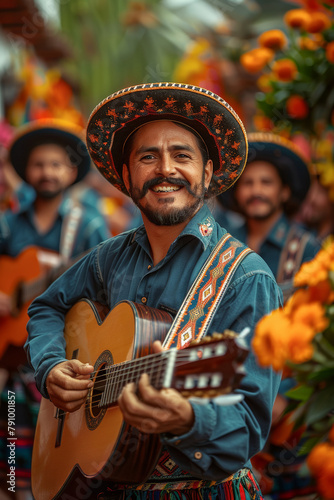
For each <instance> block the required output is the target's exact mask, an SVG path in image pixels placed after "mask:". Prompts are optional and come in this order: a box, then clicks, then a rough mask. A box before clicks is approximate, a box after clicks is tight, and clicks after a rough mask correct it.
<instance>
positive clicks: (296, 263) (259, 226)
mask: <svg viewBox="0 0 334 500" xmlns="http://www.w3.org/2000/svg"><path fill="white" fill-rule="evenodd" d="M248 148H249V149H248V160H247V165H246V168H245V171H244V173H243V175H242V177H241V178H240V179H239V180H238V182H236V183H235V185H234V186H233V189H232V190H231V191H230V192H229V193H226V194H223V195H222V196H221V201H222V203H223V205H225V206H226V207H227V208H234V209H235V210H237V211H238V212H239V213H241V214H242V215H243V216H244V217H245V222H244V224H242V225H240V224H239V225H238V227H232V226H230V227H228V230H229V231H231V232H232V233H233V235H234V236H235V237H236V238H238V239H239V240H240V241H243V242H244V243H245V244H247V245H248V246H249V247H251V248H252V249H253V250H254V251H255V252H257V253H258V254H259V255H260V256H261V257H262V258H263V259H264V260H265V262H266V263H267V264H268V265H269V267H270V269H271V270H272V272H273V274H274V276H275V278H276V280H277V282H278V284H279V285H280V287H281V288H282V290H283V294H284V298H285V300H286V299H287V298H288V297H289V296H290V295H291V294H292V292H293V290H294V288H293V277H294V275H295V273H296V272H297V271H298V269H299V267H300V265H301V264H302V263H303V262H306V261H309V260H311V259H313V258H314V256H315V254H316V253H317V252H318V251H319V249H320V245H319V243H318V242H317V241H316V239H315V238H314V237H313V236H312V235H311V234H310V233H309V232H307V231H305V230H302V228H301V227H300V226H299V225H297V224H296V223H294V221H293V217H294V215H295V214H296V212H297V211H298V209H300V206H301V204H302V202H303V200H304V198H305V196H306V194H307V192H308V190H309V187H310V180H311V177H310V172H309V168H308V162H307V160H306V159H305V158H304V156H303V154H302V153H301V152H300V150H299V149H298V148H297V146H295V145H294V143H292V142H291V141H290V140H288V139H285V138H284V137H281V136H279V135H277V134H273V133H263V132H252V133H250V134H248Z"/></svg>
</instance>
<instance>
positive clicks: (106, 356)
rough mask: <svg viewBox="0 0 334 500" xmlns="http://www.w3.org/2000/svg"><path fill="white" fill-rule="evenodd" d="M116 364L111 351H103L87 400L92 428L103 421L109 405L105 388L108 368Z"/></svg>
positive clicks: (87, 412) (88, 420) (87, 420)
mask: <svg viewBox="0 0 334 500" xmlns="http://www.w3.org/2000/svg"><path fill="white" fill-rule="evenodd" d="M113 364H114V360H113V357H112V354H111V352H110V351H103V352H102V354H100V356H99V357H98V359H97V360H96V363H95V365H94V373H95V375H94V378H93V382H94V385H93V387H92V388H91V389H90V392H89V394H88V397H87V401H86V411H85V414H86V423H87V426H88V428H89V429H90V430H94V429H96V428H97V427H98V426H99V424H100V422H101V421H102V419H103V417H104V415H105V413H106V411H107V407H106V405H104V397H105V394H104V393H105V389H106V385H107V380H106V379H107V371H108V370H107V368H108V366H111V365H113Z"/></svg>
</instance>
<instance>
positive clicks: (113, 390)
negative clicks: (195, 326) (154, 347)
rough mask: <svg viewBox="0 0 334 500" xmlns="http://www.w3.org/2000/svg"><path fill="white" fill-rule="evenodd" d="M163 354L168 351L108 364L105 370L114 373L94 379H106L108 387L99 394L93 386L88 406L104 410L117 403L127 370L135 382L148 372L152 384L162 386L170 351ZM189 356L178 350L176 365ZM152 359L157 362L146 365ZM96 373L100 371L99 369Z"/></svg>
mask: <svg viewBox="0 0 334 500" xmlns="http://www.w3.org/2000/svg"><path fill="white" fill-rule="evenodd" d="M162 354H166V352H164V353H155V354H151V355H149V356H145V357H144V358H136V359H134V360H129V361H126V362H123V363H120V364H116V365H106V368H104V370H108V368H111V371H113V372H114V373H111V371H109V372H107V373H106V374H103V375H101V376H100V377H99V376H97V377H96V378H95V379H94V380H95V382H96V381H97V380H105V381H106V385H107V384H108V387H107V389H106V388H103V391H101V392H100V393H99V394H94V391H93V388H92V389H91V391H90V392H89V394H88V395H87V400H86V406H89V407H90V408H98V407H100V408H101V410H102V409H103V408H105V407H106V406H107V407H108V406H111V405H112V404H113V403H115V402H116V401H117V399H118V397H119V395H120V393H121V391H122V389H123V387H124V386H125V385H126V383H127V381H125V383H124V380H122V378H123V379H124V376H123V375H124V373H125V372H126V375H127V376H126V378H129V377H130V376H132V379H131V380H130V381H131V382H135V383H136V382H138V381H139V378H140V376H141V375H142V374H143V373H148V375H149V376H150V377H151V383H152V385H153V386H154V384H155V385H157V386H158V388H161V387H162V382H163V380H164V376H165V371H164V370H165V368H166V364H167V362H168V360H169V353H168V355H167V356H161V355H162ZM188 357H189V356H188V353H187V352H182V351H178V352H177V357H176V359H175V365H174V366H178V365H180V364H182V363H183V359H185V358H188ZM160 358H162V361H163V363H161V359H160ZM152 359H153V361H154V362H155V363H153V364H151V365H150V366H145V365H147V364H148V363H147V361H148V360H151V361H152ZM138 361H142V363H138ZM157 362H158V363H157ZM131 364H132V365H134V369H132V371H131V370H129V365H131ZM124 365H126V366H124ZM115 368H116V369H115ZM157 369H158V370H157ZM95 373H98V370H97V371H96V372H95ZM120 382H123V383H122V385H121V387H120V386H119V383H120ZM102 399H103V404H102V405H101V400H102ZM96 400H97V403H96ZM90 402H91V404H90Z"/></svg>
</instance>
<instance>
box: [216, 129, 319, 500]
mask: <svg viewBox="0 0 334 500" xmlns="http://www.w3.org/2000/svg"><path fill="white" fill-rule="evenodd" d="M248 147H249V153H248V160H247V165H246V168H245V170H244V172H243V175H242V176H241V178H240V179H239V180H238V181H237V182H236V184H235V185H234V186H233V189H232V190H231V191H230V193H229V194H230V196H228V193H226V195H222V203H223V204H225V206H226V207H229V208H235V209H236V210H238V211H239V213H241V214H242V215H243V216H244V217H245V222H244V224H242V225H239V226H238V227H235V228H232V227H229V228H228V229H229V230H230V231H231V232H232V233H233V235H234V236H236V237H237V238H238V239H239V240H241V241H243V242H245V243H246V244H247V245H249V246H250V247H251V248H252V249H253V250H254V251H256V252H257V253H258V254H259V255H260V256H261V257H262V258H263V259H264V260H265V261H266V263H267V264H268V265H269V267H270V269H271V270H272V272H273V273H274V276H275V277H276V280H277V282H278V284H279V286H280V287H281V289H282V291H283V296H284V299H285V300H287V299H288V298H289V297H290V296H291V294H292V293H293V291H294V286H293V278H294V275H295V274H296V272H297V271H298V270H299V268H300V266H301V264H302V263H303V262H307V261H309V260H312V259H313V258H314V256H315V254H316V253H317V252H318V251H319V249H320V245H319V243H318V242H317V241H316V239H315V238H314V237H313V236H312V234H311V233H309V232H308V231H306V230H304V229H302V228H301V227H300V225H298V224H296V223H295V222H294V220H293V217H294V215H295V214H296V211H297V210H298V209H299V208H300V206H301V204H302V202H303V200H304V199H305V197H306V195H307V193H308V190H309V187H310V179H311V178H310V172H309V167H308V162H307V160H306V159H305V158H304V156H303V154H302V153H301V152H300V150H299V149H298V148H297V147H296V146H295V145H294V143H293V142H291V141H290V140H288V139H286V138H284V137H281V136H278V135H276V134H273V133H262V132H253V133H250V134H248ZM233 202H234V204H233ZM295 385H296V381H295V380H292V379H290V378H285V379H284V380H282V383H281V385H280V389H279V394H278V396H277V398H276V400H275V404H274V408H273V424H274V425H277V424H279V423H280V420H279V419H280V417H281V416H282V414H283V411H284V409H285V407H286V406H287V404H288V398H287V397H286V396H285V393H286V392H287V391H288V389H290V388H291V387H294V386H295ZM274 429H275V427H274ZM270 443H271V438H270V437H269V440H268V447H266V456H265V457H266V458H265V461H266V460H267V457H268V456H272V457H273V458H272V462H271V463H269V464H268V466H267V476H268V481H267V484H271V489H270V490H269V489H268V491H267V492H266V493H268V494H270V493H271V494H273V495H276V496H277V498H285V499H288V498H295V497H297V496H303V495H307V494H311V493H315V490H314V486H313V481H312V479H311V478H310V476H308V475H307V474H305V471H304V468H303V467H302V466H303V462H304V461H305V456H302V455H301V453H300V450H299V449H297V448H295V447H294V445H292V443H291V441H289V442H286V443H285V442H284V443H283V442H282V444H281V446H278V445H277V444H276V443H275V445H270ZM298 446H300V445H299V444H298ZM261 459H263V456H262V455H261V454H260V455H259V456H257V457H256V458H255V460H254V463H261ZM277 470H280V474H277Z"/></svg>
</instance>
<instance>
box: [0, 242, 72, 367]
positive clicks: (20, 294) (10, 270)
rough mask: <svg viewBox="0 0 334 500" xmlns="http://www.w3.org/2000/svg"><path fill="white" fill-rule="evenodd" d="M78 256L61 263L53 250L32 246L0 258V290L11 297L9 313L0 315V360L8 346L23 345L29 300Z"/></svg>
mask: <svg viewBox="0 0 334 500" xmlns="http://www.w3.org/2000/svg"><path fill="white" fill-rule="evenodd" d="M81 257H82V255H80V257H78V258H77V259H73V260H71V261H70V262H69V263H66V264H64V263H62V260H61V256H60V255H59V254H57V253H56V252H53V251H51V250H46V249H43V248H38V247H34V246H32V247H28V248H26V249H25V250H23V251H22V252H21V253H20V254H19V255H18V256H17V257H10V256H7V255H2V256H1V257H0V292H3V293H5V294H7V295H9V296H10V300H11V314H10V315H9V316H2V317H0V331H1V334H0V359H1V357H2V356H3V354H4V353H5V351H6V348H7V347H8V346H9V345H14V346H19V347H21V346H22V345H23V344H24V342H25V340H26V337H27V330H26V325H27V322H28V320H29V316H28V313H27V311H28V307H29V305H30V303H31V301H32V300H33V299H35V298H36V297H37V296H38V295H40V294H41V293H43V292H44V291H45V290H46V289H47V288H48V286H49V285H50V284H51V283H52V282H53V281H54V280H55V279H56V278H58V277H59V276H60V275H61V274H62V273H63V272H64V271H65V270H66V269H68V268H69V267H70V266H71V265H72V264H74V262H75V261H76V260H78V259H79V258H81Z"/></svg>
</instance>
